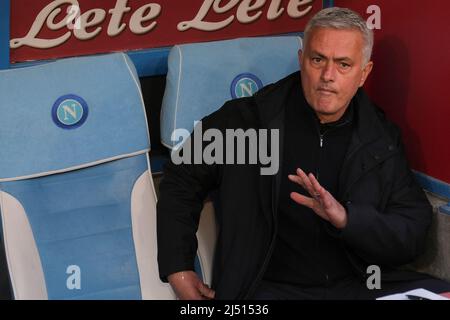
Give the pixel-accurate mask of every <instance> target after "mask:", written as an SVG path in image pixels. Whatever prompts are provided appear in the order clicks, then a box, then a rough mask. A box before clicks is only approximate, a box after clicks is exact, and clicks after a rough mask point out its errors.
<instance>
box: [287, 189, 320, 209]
mask: <svg viewBox="0 0 450 320" xmlns="http://www.w3.org/2000/svg"><path fill="white" fill-rule="evenodd" d="M291 199H292V200H294V201H295V202H297V203H298V204H301V205H302V206H306V207H308V208H311V209H312V208H313V207H314V199H312V198H309V197H305V196H304V195H302V194H300V193H297V192H291Z"/></svg>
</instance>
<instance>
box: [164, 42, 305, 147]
mask: <svg viewBox="0 0 450 320" xmlns="http://www.w3.org/2000/svg"><path fill="white" fill-rule="evenodd" d="M301 44H302V41H301V38H300V37H296V36H283V37H260V38H241V39H233V40H226V41H215V42H208V43H197V44H187V45H179V46H175V47H173V48H172V50H171V51H170V54H169V65H168V73H167V81H166V90H165V93H164V99H163V104H162V109H161V140H162V144H163V145H165V146H166V147H168V148H171V149H172V148H173V147H174V146H175V145H176V144H177V143H178V142H179V141H172V139H171V136H172V133H173V132H174V131H175V130H176V129H186V130H188V131H189V132H191V131H192V130H193V128H194V122H195V121H198V120H201V119H202V118H203V117H205V116H207V115H209V114H211V113H212V112H214V111H216V110H217V109H219V108H220V107H221V106H222V105H223V104H224V102H226V101H228V100H231V99H235V98H240V97H244V96H250V95H252V94H254V93H255V92H256V91H258V90H259V89H261V87H263V86H265V85H268V84H270V83H273V82H276V81H278V80H280V79H282V78H283V77H285V76H287V75H289V74H290V73H293V72H295V71H298V69H299V65H298V55H297V52H298V50H299V49H301Z"/></svg>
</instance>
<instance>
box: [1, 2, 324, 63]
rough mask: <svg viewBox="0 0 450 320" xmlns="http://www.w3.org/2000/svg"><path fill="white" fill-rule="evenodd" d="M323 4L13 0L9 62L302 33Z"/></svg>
mask: <svg viewBox="0 0 450 320" xmlns="http://www.w3.org/2000/svg"><path fill="white" fill-rule="evenodd" d="M321 8H322V1H321V0H189V1H181V0H159V1H158V0H156V1H155V0H153V1H152V0H130V1H129V0H78V1H77V0H54V1H50V0H33V1H29V0H14V1H11V37H10V38H11V41H10V57H11V62H12V63H15V62H22V61H29V60H42V59H53V58H60V57H67V56H78V55H85V54H94V53H102V52H111V51H128V50H137V49H147V48H156V47H164V46H171V45H174V44H180V43H190V42H201V41H212V40H221V39H230V38H236V37H243V36H257V35H271V34H280V33H288V32H298V31H302V30H303V28H304V26H305V24H306V21H308V19H309V18H310V17H311V16H312V15H313V14H314V13H316V12H317V11H319V10H320V9H321Z"/></svg>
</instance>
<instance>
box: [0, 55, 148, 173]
mask: <svg viewBox="0 0 450 320" xmlns="http://www.w3.org/2000/svg"><path fill="white" fill-rule="evenodd" d="M0 114H1V116H0V150H1V152H2V156H1V157H0V181H8V180H19V179H23V178H31V177H36V176H42V175H47V174H51V173H56V172H62V171H69V170H73V169H78V168H80V167H86V166H90V165H94V164H98V163H102V162H106V161H109V160H114V159H119V158H123V157H127V156H130V155H133V154H139V153H145V152H147V151H148V150H149V148H150V141H149V140H150V139H149V136H148V128H147V120H146V114H145V108H144V103H143V99H142V94H141V90H140V85H139V79H138V77H137V73H136V70H135V69H134V66H133V64H132V62H131V60H130V59H129V58H128V57H127V56H126V55H125V54H109V55H100V56H90V57H81V58H71V59H64V60H59V61H55V62H50V63H46V64H42V65H38V66H33V67H26V68H21V69H13V70H5V71H0Z"/></svg>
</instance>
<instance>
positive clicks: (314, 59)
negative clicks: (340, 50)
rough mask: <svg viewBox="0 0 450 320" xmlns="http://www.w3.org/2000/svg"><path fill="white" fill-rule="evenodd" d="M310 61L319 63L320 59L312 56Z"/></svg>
mask: <svg viewBox="0 0 450 320" xmlns="http://www.w3.org/2000/svg"><path fill="white" fill-rule="evenodd" d="M312 61H313V62H314V63H320V62H321V61H322V59H321V58H317V57H316V58H312Z"/></svg>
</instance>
